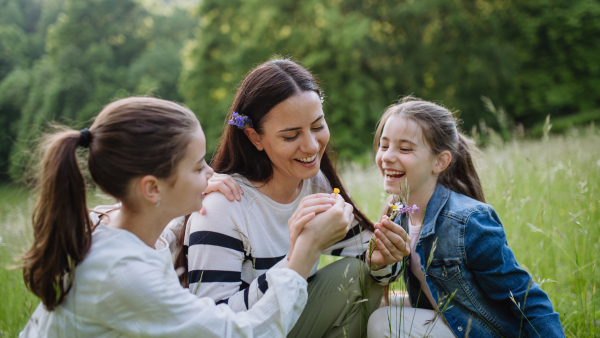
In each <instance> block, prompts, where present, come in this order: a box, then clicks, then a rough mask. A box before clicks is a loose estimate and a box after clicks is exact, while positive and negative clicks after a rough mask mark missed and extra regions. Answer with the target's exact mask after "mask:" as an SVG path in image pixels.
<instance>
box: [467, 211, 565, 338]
mask: <svg viewBox="0 0 600 338" xmlns="http://www.w3.org/2000/svg"><path fill="white" fill-rule="evenodd" d="M465 251H466V256H467V266H468V267H469V268H470V269H471V270H472V271H473V273H474V275H475V278H476V279H477V282H478V284H479V286H480V287H481V288H482V289H483V290H484V291H485V293H486V294H487V295H488V297H490V298H491V299H493V300H496V301H499V302H500V301H502V304H503V305H499V306H504V304H510V306H511V311H512V312H513V314H514V315H515V317H517V318H522V317H523V313H524V315H525V317H526V318H527V320H524V321H523V330H524V331H525V332H526V335H527V336H528V337H538V335H539V336H541V337H557V336H562V337H564V332H563V329H562V326H561V324H560V319H559V315H558V313H556V312H555V311H554V309H553V307H552V303H551V302H550V299H549V298H548V295H547V294H546V293H545V292H544V291H543V290H542V289H541V288H540V287H539V285H537V284H536V283H534V282H533V280H532V278H531V276H530V275H529V273H527V271H525V270H523V269H521V267H519V264H518V263H517V260H516V258H515V256H514V254H513V252H512V250H511V249H510V248H509V247H508V243H507V241H506V234H505V233H504V228H503V227H502V225H501V223H500V219H499V218H498V215H497V214H496V212H495V211H493V210H491V211H477V212H474V213H473V214H471V215H470V217H469V219H468V221H467V224H466V229H465ZM511 293H512V294H511ZM511 297H512V298H514V302H516V303H517V304H518V305H519V306H520V310H519V308H518V307H517V304H514V303H513V300H512V299H511ZM521 311H523V313H521Z"/></svg>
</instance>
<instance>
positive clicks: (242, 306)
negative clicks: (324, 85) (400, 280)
mask: <svg viewBox="0 0 600 338" xmlns="http://www.w3.org/2000/svg"><path fill="white" fill-rule="evenodd" d="M230 117H231V120H230V121H232V122H231V123H227V124H226V125H225V131H224V134H223V136H222V138H221V142H220V145H219V148H218V150H217V153H216V156H215V158H214V160H213V162H212V165H213V166H214V168H215V172H217V173H220V174H228V175H231V176H232V177H233V178H234V179H235V181H236V182H237V184H239V185H240V186H242V187H243V190H244V194H243V196H242V197H241V198H239V199H238V201H234V202H233V203H232V202H230V201H228V199H227V197H226V196H224V195H222V194H220V193H212V194H209V195H208V196H207V197H206V199H205V202H204V205H205V206H206V214H200V213H194V214H192V215H191V216H190V218H189V221H188V223H187V228H186V231H184V232H181V233H182V234H183V236H184V250H183V252H187V259H188V262H187V267H188V269H189V271H188V277H189V289H190V291H191V292H193V293H195V294H196V295H197V296H199V297H206V296H208V297H211V298H213V299H214V300H215V301H216V302H217V303H227V304H229V306H230V307H231V308H232V309H233V310H234V311H246V310H248V309H251V308H253V306H255V304H257V302H258V301H259V300H260V299H261V298H262V297H263V295H264V294H265V292H267V290H268V289H270V287H271V286H270V285H269V283H267V282H266V281H265V273H266V272H267V271H270V270H271V269H273V268H275V269H276V268H280V267H285V266H287V265H288V264H289V262H288V259H289V254H288V253H289V252H293V251H294V247H295V246H297V245H299V243H301V240H300V238H298V239H297V237H298V234H299V233H304V232H305V231H311V230H312V229H319V231H322V233H321V234H322V238H323V239H324V240H326V241H328V242H329V246H328V248H327V249H325V250H324V251H323V253H324V254H330V255H336V256H343V257H348V258H346V259H343V260H340V261H338V262H336V263H333V264H331V265H328V266H326V267H324V268H323V269H321V270H319V271H317V265H316V264H315V265H314V266H313V269H312V271H311V272H310V275H309V279H308V280H309V286H308V293H309V298H308V303H307V304H308V305H307V308H306V310H305V311H304V312H303V313H302V316H301V317H300V319H299V321H298V323H297V324H296V326H295V327H294V329H293V330H292V332H291V333H290V335H289V337H334V336H335V337H341V336H343V335H344V334H346V336H348V337H359V336H364V334H365V332H366V321H365V320H366V318H368V315H369V314H370V313H371V312H372V311H373V310H374V309H376V308H377V307H378V305H379V301H380V297H381V294H382V287H381V285H386V284H387V283H389V282H390V281H392V280H393V279H394V278H395V277H396V276H397V274H398V272H399V271H400V269H399V267H398V264H397V263H390V264H388V265H384V264H380V265H379V266H378V267H377V269H372V270H371V269H367V266H368V264H367V261H368V259H369V258H368V257H367V254H366V251H367V248H368V243H369V239H370V237H371V235H372V234H373V233H372V231H373V225H372V224H371V223H370V222H369V220H368V219H367V218H366V217H365V216H364V215H363V214H362V213H361V212H360V210H358V209H357V208H356V207H355V206H354V204H353V202H352V200H351V199H350V197H349V196H348V194H347V193H346V191H345V189H344V187H343V185H342V183H341V180H340V178H339V177H338V175H337V173H336V170H335V166H334V165H333V163H332V160H331V156H332V155H333V152H332V150H331V149H329V146H328V142H329V137H330V135H329V128H328V126H327V122H326V119H325V114H324V113H323V106H322V92H321V89H320V88H319V86H318V84H317V81H316V80H315V78H314V76H313V75H312V74H311V73H310V72H309V71H308V70H306V69H305V68H303V67H302V66H300V65H298V64H297V63H295V62H292V61H290V60H274V61H268V62H265V63H263V64H261V65H259V66H258V67H257V68H255V69H254V70H253V71H251V72H250V73H249V74H248V76H247V77H246V78H245V79H244V81H243V82H242V84H241V86H240V88H239V89H238V91H237V94H236V96H235V99H234V102H233V105H232V107H231V110H230ZM238 119H244V123H241V122H236V121H237V120H238ZM234 120H235V121H234ZM234 184H235V183H234ZM334 187H335V188H338V189H339V190H338V191H339V193H338V194H333V188H334ZM341 199H343V200H344V201H345V203H346V206H347V207H348V208H350V209H353V210H354V220H353V221H352V220H349V222H348V223H347V228H346V229H345V231H344V233H343V236H342V237H340V238H337V239H336V238H335V236H336V235H337V233H335V232H333V231H330V230H329V229H330V228H331V225H332V224H337V223H339V222H341V220H340V219H339V217H338V216H336V215H335V213H334V210H333V209H332V207H331V206H332V204H333V203H334V202H335V201H337V200H341ZM299 220H308V222H307V223H306V225H305V226H304V227H302V226H298V221H299ZM208 257H210V259H209V258H208ZM340 285H341V286H342V287H344V288H345V292H342V291H340V290H339V287H340ZM365 300H367V301H366V302H365ZM348 304H350V305H348Z"/></svg>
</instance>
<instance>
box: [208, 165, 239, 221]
mask: <svg viewBox="0 0 600 338" xmlns="http://www.w3.org/2000/svg"><path fill="white" fill-rule="evenodd" d="M215 191H219V192H221V193H222V194H223V195H225V197H227V199H228V200H229V201H230V202H233V201H234V200H238V201H241V200H242V196H241V195H243V194H244V190H242V187H241V186H240V184H239V183H238V182H237V181H236V180H234V179H233V177H231V176H229V175H227V174H217V173H215V174H213V175H212V177H211V178H210V179H209V180H208V186H207V187H206V190H205V191H204V195H208V194H210V193H211V192H215ZM200 213H201V214H202V215H206V209H205V208H204V207H202V210H200Z"/></svg>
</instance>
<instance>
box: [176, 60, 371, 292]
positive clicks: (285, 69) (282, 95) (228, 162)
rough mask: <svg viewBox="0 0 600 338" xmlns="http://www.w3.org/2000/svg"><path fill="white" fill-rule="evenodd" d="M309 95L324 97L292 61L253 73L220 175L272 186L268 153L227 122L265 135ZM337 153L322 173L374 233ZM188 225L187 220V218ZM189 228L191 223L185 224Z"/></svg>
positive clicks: (220, 156)
mask: <svg viewBox="0 0 600 338" xmlns="http://www.w3.org/2000/svg"><path fill="white" fill-rule="evenodd" d="M306 91H313V92H315V93H317V95H319V96H322V93H321V89H320V88H319V85H318V83H317V80H316V79H315V77H314V76H313V75H312V74H311V73H310V72H309V71H308V70H306V69H305V68H304V67H302V66H300V65H299V64H297V63H295V62H293V61H291V60H288V59H277V60H271V61H267V62H265V63H262V64H260V65H259V66H257V67H256V68H254V69H253V70H251V71H250V72H249V73H248V74H247V75H246V78H245V79H244V80H243V81H242V84H241V86H240V88H239V89H238V90H237V93H236V95H235V98H234V100H233V104H232V106H231V109H230V110H229V114H228V115H227V120H225V122H224V127H223V128H224V130H225V131H224V133H223V135H222V136H221V139H220V140H219V146H218V148H217V150H216V153H215V155H214V157H213V159H212V161H211V164H210V165H211V167H213V169H214V171H215V172H216V173H220V174H229V175H231V174H240V175H242V176H244V177H246V178H247V179H249V180H251V181H256V182H265V183H266V182H268V181H269V180H270V179H271V178H272V176H273V164H272V163H271V160H270V159H269V156H267V153H266V152H264V151H259V150H258V149H256V147H255V146H254V145H253V144H252V142H250V140H249V139H248V137H247V136H246V134H245V133H244V132H243V130H241V129H239V128H237V127H235V126H233V125H229V124H228V123H227V122H228V121H229V119H230V118H231V115H232V114H233V112H237V113H238V114H242V115H246V116H248V117H250V119H251V120H252V124H253V127H254V130H255V131H256V132H257V133H258V134H262V132H263V129H262V127H263V122H264V121H265V117H266V116H267V114H268V113H269V111H270V110H271V109H272V108H273V107H275V106H276V105H277V104H279V103H281V102H283V101H285V100H286V99H287V98H289V97H291V96H293V95H295V94H299V93H302V92H306ZM334 160H335V153H334V151H333V150H332V149H331V147H330V146H329V145H327V147H326V149H325V152H324V153H323V158H322V159H321V172H323V174H324V175H325V177H326V178H327V180H328V181H329V184H330V185H331V187H337V188H338V189H340V194H341V195H342V197H343V198H344V200H345V201H346V202H347V203H350V204H352V206H353V207H354V218H355V219H356V220H357V221H358V222H359V224H360V225H361V227H362V228H363V229H368V230H371V231H374V228H373V224H372V223H371V221H369V219H368V218H367V217H366V216H365V215H364V214H363V213H362V212H361V211H360V210H359V209H358V208H357V207H356V205H355V204H354V202H353V201H352V199H351V198H350V196H349V195H348V193H347V192H346V189H344V186H343V184H342V181H341V180H340V178H339V176H338V174H337V171H336V168H335V164H334ZM186 221H187V218H186ZM185 224H186V225H185V226H187V222H186V223H185ZM185 226H184V228H183V230H182V231H181V233H180V234H179V238H178V245H179V247H182V248H184V250H185V247H184V246H183V243H184V240H185V233H186V231H185ZM184 250H182V251H181V252H180V254H179V255H178V257H177V259H176V261H175V267H176V268H177V269H178V270H180V269H181V268H183V270H184V271H185V272H187V266H188V264H187V257H186V255H185V253H184ZM179 281H180V282H181V285H182V286H184V287H187V286H188V285H187V273H183V274H181V275H180V277H179Z"/></svg>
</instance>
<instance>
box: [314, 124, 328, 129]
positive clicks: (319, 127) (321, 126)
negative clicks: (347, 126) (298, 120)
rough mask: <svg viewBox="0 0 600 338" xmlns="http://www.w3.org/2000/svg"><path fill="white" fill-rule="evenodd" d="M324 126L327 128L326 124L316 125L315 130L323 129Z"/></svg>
mask: <svg viewBox="0 0 600 338" xmlns="http://www.w3.org/2000/svg"><path fill="white" fill-rule="evenodd" d="M323 128H325V125H324V124H322V125H320V126H318V127H314V128H313V130H322V129H323Z"/></svg>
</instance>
